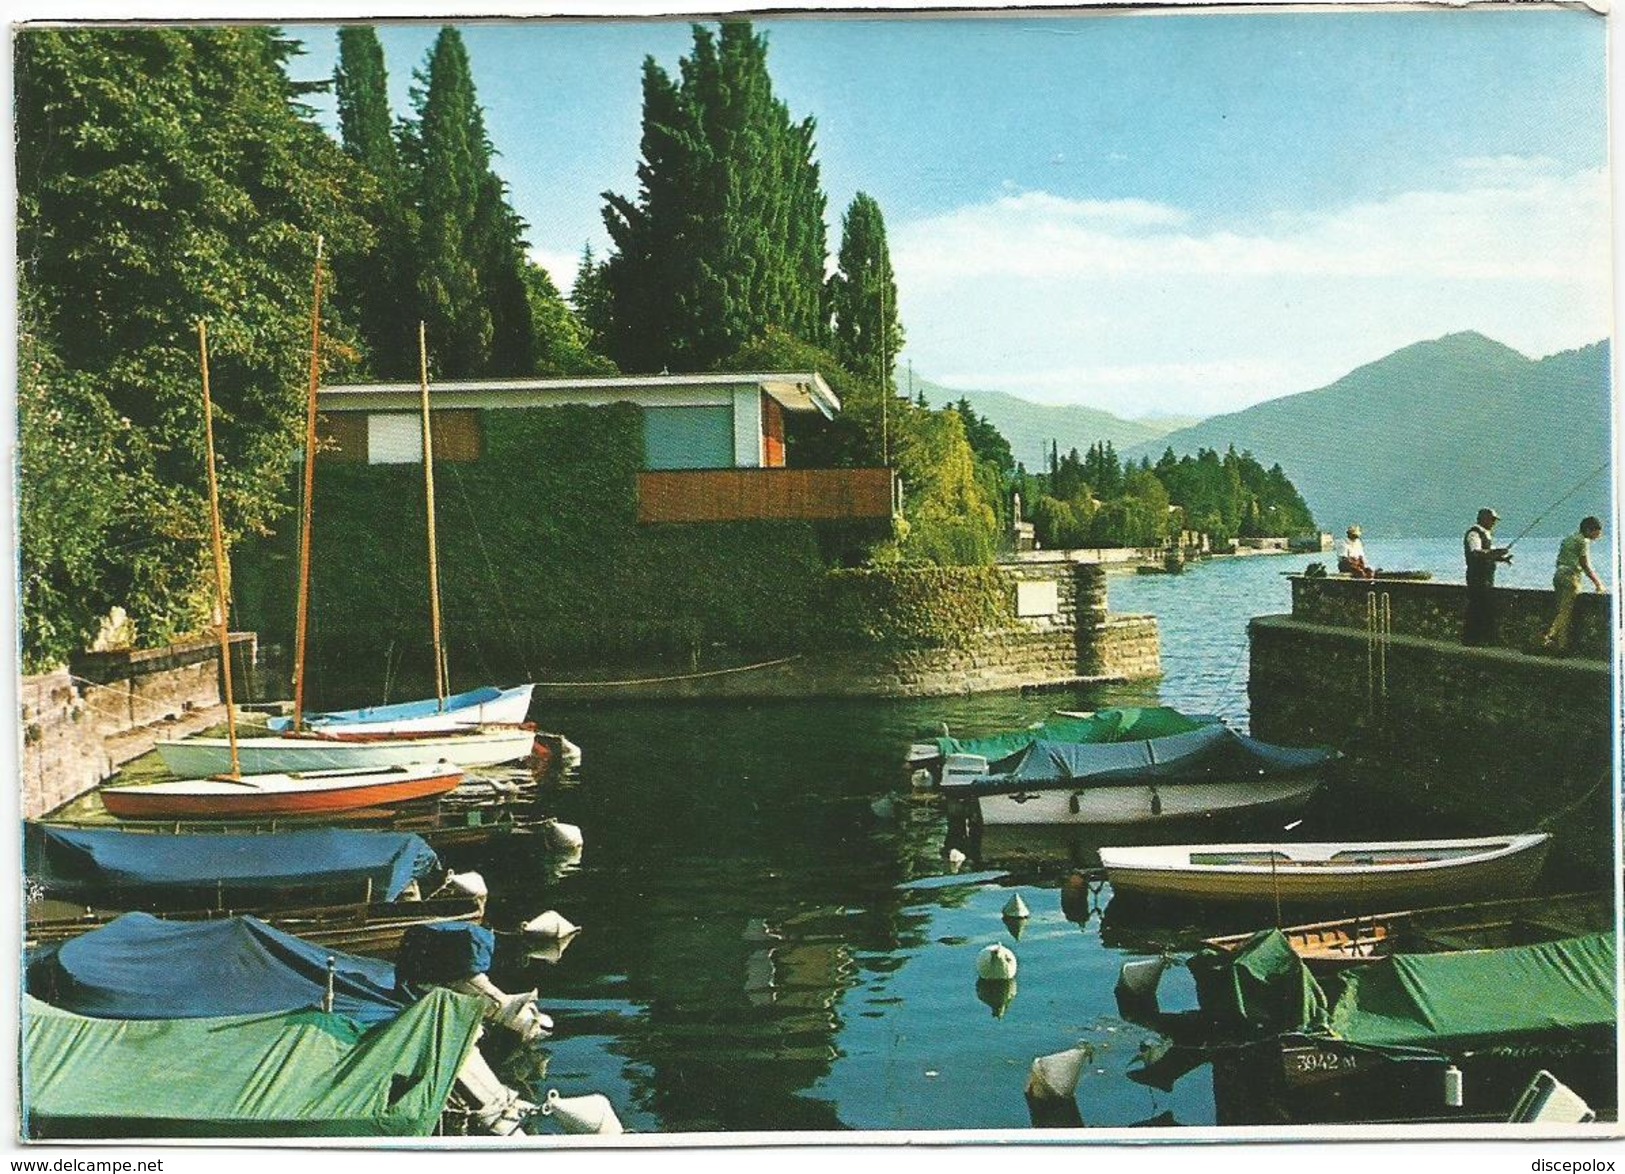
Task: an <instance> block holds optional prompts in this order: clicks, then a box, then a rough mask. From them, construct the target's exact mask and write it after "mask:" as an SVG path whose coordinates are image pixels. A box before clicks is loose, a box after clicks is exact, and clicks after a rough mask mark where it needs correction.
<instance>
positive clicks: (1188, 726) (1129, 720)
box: [908, 705, 1219, 767]
mask: <svg viewBox="0 0 1625 1174" xmlns="http://www.w3.org/2000/svg"><path fill="white" fill-rule="evenodd" d="M1218 720H1219V719H1218V717H1216V716H1214V715H1212V714H1186V713H1181V712H1180V711H1179V710H1177V709H1174V708H1172V707H1171V706H1166V705H1145V706H1123V707H1121V708H1114V709H1102V710H1098V711H1095V712H1091V713H1065V712H1063V713H1056V714H1052V715H1050V716H1049V717H1047V718H1045V719H1044V720H1043V721H1037V722H1033V723H1032V724H1031V725H1028V726H1023V727H1022V728H1020V729H1017V730H1002V731H999V732H998V733H993V734H987V735H984V736H983V737H979V738H953V737H948V736H947V735H944V736H943V737H940V738H933V739H931V740H930V741H927V742H917V743H915V744H914V745H913V746H912V747H910V748H909V755H908V763H909V765H910V766H923V767H932V766H940V765H941V763H942V762H944V761H945V760H946V759H947V758H948V757H949V756H950V755H954V754H974V755H976V756H978V757H981V758H985V759H987V760H988V762H990V763H995V764H1000V765H1002V764H1004V763H1006V762H1007V761H1009V760H1010V759H1013V758H1014V757H1015V756H1016V755H1018V754H1020V753H1021V752H1022V751H1023V750H1025V749H1027V747H1029V746H1031V745H1032V744H1033V743H1034V742H1083V743H1090V744H1093V743H1101V742H1126V741H1136V740H1139V739H1144V738H1161V737H1165V736H1167V735H1169V734H1184V733H1189V732H1190V731H1191V730H1194V729H1197V728H1199V727H1201V726H1207V725H1213V724H1214V723H1216V722H1217V721H1218Z"/></svg>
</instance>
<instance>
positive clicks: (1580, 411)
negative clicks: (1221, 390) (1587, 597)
mask: <svg viewBox="0 0 1625 1174" xmlns="http://www.w3.org/2000/svg"><path fill="white" fill-rule="evenodd" d="M1609 420H1610V401H1609V362H1608V344H1607V342H1606V341H1604V342H1597V343H1593V344H1591V345H1590V346H1587V347H1582V348H1580V349H1579V350H1573V351H1564V352H1563V353H1561V354H1557V355H1552V356H1549V357H1548V358H1545V359H1541V360H1538V361H1536V360H1533V359H1530V358H1528V357H1526V356H1524V355H1522V354H1519V353H1518V352H1517V351H1515V350H1513V349H1511V348H1510V347H1507V346H1503V345H1502V344H1501V343H1498V342H1495V341H1494V340H1492V339H1488V338H1485V337H1484V336H1483V335H1482V334H1476V333H1471V332H1468V333H1463V334H1451V335H1447V336H1445V337H1444V338H1439V339H1434V340H1433V341H1430V342H1419V343H1415V344H1413V345H1411V346H1408V347H1404V348H1402V349H1401V350H1398V351H1395V352H1394V353H1393V354H1391V355H1389V356H1387V357H1386V358H1383V359H1378V360H1377V361H1376V362H1374V363H1369V364H1367V365H1366V366H1364V367H1360V368H1358V369H1357V370H1355V371H1352V372H1350V373H1349V374H1348V375H1345V376H1344V377H1343V378H1341V379H1339V380H1338V381H1337V382H1335V383H1332V384H1330V385H1329V386H1326V387H1322V388H1319V389H1317V390H1315V391H1305V392H1301V393H1299V394H1297V395H1289V396H1285V397H1283V398H1281V399H1274V400H1270V401H1268V402H1266V403H1262V404H1257V405H1255V406H1253V407H1250V408H1247V409H1246V410H1245V411H1240V412H1234V413H1231V414H1229V415H1224V416H1214V417H1212V418H1211V419H1208V420H1204V421H1202V422H1201V423H1200V424H1197V425H1196V426H1194V427H1191V428H1185V429H1181V430H1179V431H1176V432H1173V433H1170V434H1168V435H1167V436H1164V437H1162V438H1160V439H1157V440H1154V441H1150V442H1146V443H1142V444H1140V445H1138V446H1137V447H1136V448H1134V449H1132V450H1131V451H1130V453H1129V454H1128V455H1132V456H1136V457H1138V456H1141V455H1147V454H1149V455H1150V456H1151V458H1152V459H1153V460H1155V459H1156V458H1157V457H1159V456H1160V455H1161V454H1162V452H1163V450H1164V448H1165V447H1169V446H1171V447H1172V448H1173V450H1174V452H1175V453H1177V454H1181V455H1183V454H1185V453H1194V452H1195V451H1196V450H1197V449H1198V448H1215V449H1218V450H1220V451H1221V452H1222V451H1223V450H1224V449H1225V448H1226V447H1227V446H1229V445H1232V444H1233V445H1235V446H1236V449H1237V451H1238V452H1239V451H1250V452H1251V453H1252V454H1253V456H1255V457H1256V458H1258V460H1259V461H1261V462H1262V463H1263V464H1265V465H1270V464H1273V463H1275V462H1277V461H1279V462H1280V464H1281V467H1282V468H1283V469H1284V470H1285V471H1286V474H1287V476H1288V477H1289V478H1291V480H1292V482H1293V483H1294V484H1295V485H1296V486H1297V487H1298V489H1299V491H1300V492H1302V494H1303V496H1304V499H1305V500H1306V501H1307V502H1308V504H1309V508H1310V509H1311V510H1312V511H1313V512H1314V515H1315V519H1316V521H1318V522H1319V523H1320V525H1321V527H1322V528H1323V529H1326V530H1331V531H1341V530H1342V529H1343V528H1344V527H1345V526H1346V525H1349V524H1351V523H1355V522H1358V523H1359V524H1360V525H1361V526H1363V527H1364V528H1365V531H1366V533H1367V535H1368V536H1371V535H1392V536H1395V537H1439V536H1447V535H1457V534H1460V533H1461V532H1462V531H1463V530H1465V529H1466V528H1467V526H1468V525H1470V524H1471V523H1472V520H1473V515H1474V513H1475V512H1476V511H1477V509H1478V508H1479V507H1480V506H1484V505H1489V506H1493V507H1495V509H1496V510H1497V511H1498V512H1499V513H1500V514H1501V517H1502V518H1503V519H1504V521H1503V522H1502V531H1501V533H1504V534H1505V536H1506V537H1508V538H1510V537H1511V536H1512V535H1515V534H1517V533H1518V532H1519V531H1520V530H1522V529H1523V528H1524V527H1525V526H1527V525H1528V524H1529V523H1530V522H1532V521H1534V520H1535V518H1537V517H1538V516H1539V515H1540V514H1542V513H1543V512H1545V511H1546V510H1547V509H1548V508H1550V507H1551V506H1552V503H1553V502H1554V501H1556V500H1557V499H1558V498H1561V497H1562V496H1563V495H1564V494H1565V493H1567V492H1568V491H1569V490H1570V489H1571V488H1572V487H1573V486H1574V484H1575V483H1576V482H1577V481H1579V480H1581V478H1583V477H1585V476H1586V475H1587V474H1588V473H1590V472H1591V471H1592V470H1594V469H1596V468H1597V467H1598V466H1599V465H1602V464H1604V463H1605V462H1606V461H1608V459H1609V454H1610V439H1609ZM1608 502H1609V478H1608V474H1607V472H1606V471H1605V472H1604V473H1602V474H1600V475H1598V476H1597V477H1595V478H1593V479H1592V480H1591V481H1589V482H1587V484H1586V485H1585V487H1584V488H1582V489H1580V490H1579V491H1577V492H1576V493H1575V494H1574V496H1573V497H1571V498H1569V499H1568V501H1566V502H1564V503H1563V504H1562V505H1561V506H1559V507H1558V508H1557V509H1555V510H1554V511H1553V512H1552V514H1551V516H1550V517H1548V518H1547V519H1546V520H1545V521H1544V522H1542V523H1541V524H1540V525H1539V526H1538V527H1537V528H1536V529H1535V531H1534V533H1536V534H1546V535H1555V534H1565V533H1568V532H1570V531H1572V530H1573V528H1574V526H1575V523H1576V520H1577V519H1578V518H1579V517H1581V516H1582V515H1584V514H1587V513H1596V514H1600V515H1603V516H1607V514H1608ZM1497 536H1498V537H1500V536H1501V534H1498V535H1497Z"/></svg>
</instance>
